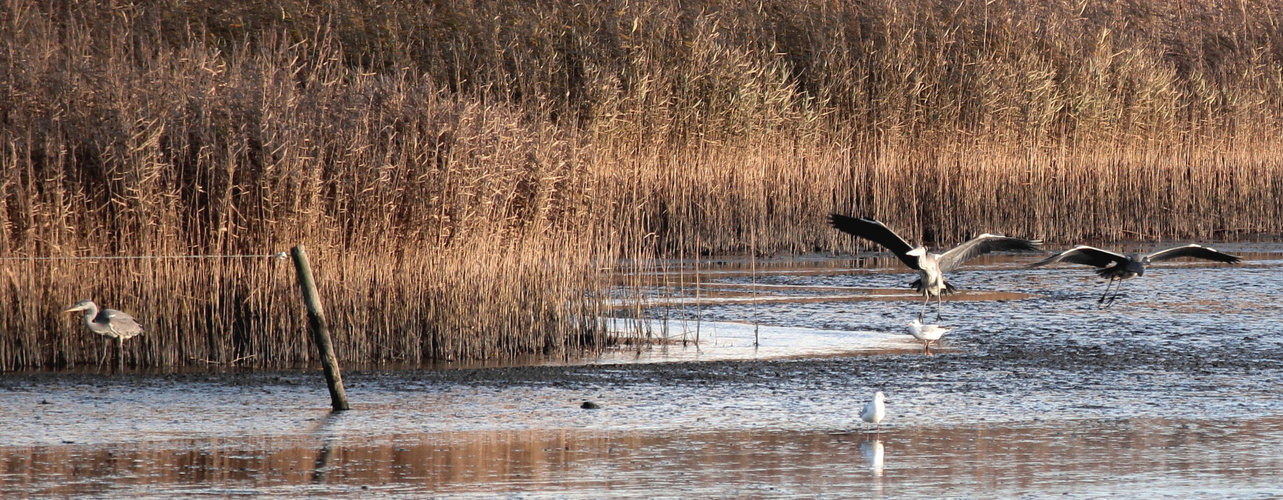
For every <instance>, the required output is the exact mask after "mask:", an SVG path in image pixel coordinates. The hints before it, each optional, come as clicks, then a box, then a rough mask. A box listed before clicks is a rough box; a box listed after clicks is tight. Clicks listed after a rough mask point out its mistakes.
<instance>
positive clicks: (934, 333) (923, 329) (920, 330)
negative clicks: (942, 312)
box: [908, 319, 950, 354]
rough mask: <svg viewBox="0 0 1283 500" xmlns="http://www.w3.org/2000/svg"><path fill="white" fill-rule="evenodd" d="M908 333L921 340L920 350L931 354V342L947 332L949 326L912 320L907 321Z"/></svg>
mask: <svg viewBox="0 0 1283 500" xmlns="http://www.w3.org/2000/svg"><path fill="white" fill-rule="evenodd" d="M908 325H909V335H913V338H915V339H918V340H921V341H922V350H923V351H926V353H927V354H931V343H932V342H935V341H937V340H940V337H943V336H944V334H946V333H949V330H950V328H948V327H944V326H940V325H924V324H922V322H921V321H919V320H916V319H915V320H913V321H910V322H909V323H908Z"/></svg>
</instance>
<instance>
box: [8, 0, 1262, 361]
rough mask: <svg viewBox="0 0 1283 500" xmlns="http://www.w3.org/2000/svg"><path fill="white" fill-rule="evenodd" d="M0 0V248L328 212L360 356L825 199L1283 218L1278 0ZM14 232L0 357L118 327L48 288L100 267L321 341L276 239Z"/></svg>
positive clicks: (1200, 230)
mask: <svg viewBox="0 0 1283 500" xmlns="http://www.w3.org/2000/svg"><path fill="white" fill-rule="evenodd" d="M4 5H5V8H4V9H0V12H3V14H0V21H3V22H0V43H3V44H4V47H3V49H4V53H7V54H11V55H10V56H9V58H8V59H7V60H5V61H4V64H5V69H4V71H2V72H0V79H3V81H2V82H0V83H2V85H0V88H3V89H6V90H4V92H3V94H0V99H2V100H3V105H2V106H0V109H2V110H3V111H0V114H2V115H3V116H0V123H2V124H3V125H0V166H2V169H3V176H2V177H0V200H2V201H0V252H3V254H4V255H5V256H69V255H185V254H239V253H250V254H262V253H274V252H277V251H281V250H284V249H286V248H287V247H288V246H290V245H294V244H300V243H301V244H306V245H308V248H309V249H312V250H313V253H314V254H315V255H314V259H315V262H314V264H315V265H316V267H317V270H316V272H317V274H318V279H319V280H320V283H319V286H320V287H321V290H322V293H323V295H324V297H323V300H324V301H325V304H326V306H327V307H328V308H330V310H331V313H330V317H331V321H332V322H333V323H334V325H333V326H334V329H335V331H336V337H337V338H336V343H337V346H338V349H339V356H340V358H342V359H349V360H365V361H379V360H407V361H417V360H424V359H449V358H456V359H458V358H502V357H507V356H512V355H515V354H519V353H527V352H562V351H568V350H575V349H578V348H580V347H585V346H589V347H596V346H600V345H602V344H603V343H604V342H606V341H607V340H608V339H607V338H606V334H605V333H604V332H602V331H601V329H600V327H599V325H597V324H596V323H595V322H594V321H592V320H591V319H589V318H592V317H594V316H595V315H596V313H597V312H598V310H599V309H600V305H599V302H598V300H599V299H600V297H602V294H601V290H602V289H603V287H604V286H605V285H604V284H605V283H607V282H609V279H610V278H611V274H612V273H613V272H614V270H613V268H614V264H613V263H614V262H615V261H616V260H617V259H620V258H624V259H631V260H633V261H635V262H644V261H646V260H648V259H651V258H653V257H656V256H687V257H689V256H692V255H707V254H710V253H722V252H745V251H749V252H752V253H753V254H754V255H758V254H761V255H768V254H773V253H776V252H798V251H807V252H809V251H835V250H848V249H850V248H852V245H854V243H852V242H851V241H850V238H846V237H844V236H842V235H840V234H838V233H837V232H835V231H832V230H831V229H829V228H827V227H825V225H824V219H823V216H824V214H826V213H828V212H829V211H833V210H837V211H842V212H851V213H859V214H864V215H872V216H876V217H879V218H881V219H883V220H884V221H886V222H887V224H888V225H890V226H892V227H894V228H896V230H897V231H899V232H901V233H902V234H906V235H910V236H912V237H914V238H915V239H917V238H919V237H920V238H921V239H922V240H924V241H925V242H927V243H937V244H942V243H952V242H957V241H960V240H961V239H963V238H965V237H966V236H968V235H973V234H975V233H978V232H982V231H989V232H1002V233H1006V234H1010V235H1013V236H1023V237H1036V238H1044V239H1047V240H1049V241H1051V242H1071V241H1074V242H1076V241H1079V240H1089V239H1117V238H1129V239H1146V238H1184V237H1189V238H1199V239H1206V238H1220V237H1234V236H1237V235H1243V234H1251V233H1255V232H1261V231H1278V230H1279V229H1281V228H1283V222H1280V220H1281V219H1283V218H1280V215H1283V208H1281V206H1280V201H1279V200H1283V192H1281V188H1280V186H1283V174H1281V172H1283V168H1280V163H1279V160H1278V158H1280V155H1279V153H1280V151H1279V147H1278V146H1277V144H1276V143H1277V141H1276V140H1275V138H1276V137H1277V136H1278V130H1279V124H1280V121H1281V120H1280V118H1281V117H1280V116H1279V115H1280V113H1279V111H1278V110H1279V109H1280V107H1281V106H1283V92H1281V91H1280V90H1279V88H1280V86H1279V84H1278V82H1280V81H1283V70H1280V68H1281V67H1283V64H1281V63H1280V60H1279V57H1278V56H1277V55H1276V54H1279V53H1283V51H1280V50H1279V49H1278V46H1277V41H1276V38H1277V37H1276V36H1274V33H1276V31H1277V30H1274V29H1273V28H1272V26H1271V25H1268V24H1266V21H1264V20H1266V19H1274V18H1278V17H1279V15H1264V14H1279V13H1275V12H1272V11H1271V12H1256V11H1254V10H1253V9H1257V10H1261V11H1266V10H1270V9H1273V7H1272V6H1268V5H1251V6H1245V7H1244V8H1246V9H1247V10H1236V9H1230V8H1226V7H1223V6H1222V5H1221V4H1220V3H1217V2H1207V3H1202V2H1196V1H1192V2H1186V3H1183V4H1182V7H1181V8H1180V9H1176V10H1174V11H1171V10H1170V9H1166V8H1161V6H1159V5H1158V4H1155V5H1154V6H1153V8H1152V9H1151V10H1146V8H1144V7H1145V6H1146V5H1148V4H1145V3H1144V2H1142V3H1140V4H1136V6H1137V7H1136V8H1135V9H1131V10H1126V9H1122V8H1118V9H1117V10H1116V9H1115V8H1114V7H1111V6H1110V5H1099V6H1086V7H1084V6H1081V5H1069V4H1062V3H1057V2H1053V1H1050V0H1048V1H1041V2H999V4H998V5H991V4H988V3H983V2H982V3H976V4H972V3H960V4H956V5H954V4H951V5H950V6H948V7H947V8H942V7H936V6H931V5H925V4H924V5H919V4H914V5H908V6H906V5H903V4H902V3H901V2H893V1H887V2H871V3H861V4H850V3H840V2H834V3H824V2H820V3H814V2H797V3H789V2H777V3H772V4H769V5H766V4H763V5H760V6H747V5H746V6H740V5H739V4H738V3H726V4H721V3H718V2H708V3H706V4H703V5H700V6H698V7H697V8H696V7H689V6H682V5H678V4H676V3H673V4H663V3H643V4H631V3H619V4H612V3H605V4H587V5H586V4H582V3H571V2H567V3H564V4H551V5H549V4H525V3H510V2H480V3H461V4H459V5H453V6H452V7H448V8H446V7H443V8H440V9H433V8H428V9H424V8H419V7H417V6H410V5H399V4H398V5H390V6H382V7H380V8H379V9H377V10H375V9H370V10H362V9H360V8H356V7H353V8H351V9H347V10H342V11H330V10H325V9H320V8H318V7H315V6H312V5H311V4H307V3H302V2H293V1H289V0H269V1H264V2H257V3H252V4H249V5H242V6H240V7H237V9H238V10H235V11H233V10H232V9H231V8H228V7H223V6H222V4H220V3H208V4H204V3H201V2H196V3H183V4H181V5H170V4H164V5H160V4H156V5H144V6H141V7H119V6H113V5H109V4H98V3H92V2H84V3H75V4H67V5H62V6H60V7H57V8H50V7H48V6H47V5H45V3H42V2H32V1H28V0H4ZM1035 20H1036V21H1035ZM1226 26H1230V27H1232V29H1230V28H1226ZM1227 33H1228V34H1227ZM2 265H3V266H4V267H5V270H6V271H7V273H8V274H9V276H8V278H7V279H8V284H7V286H3V287H0V302H2V303H3V304H4V306H3V307H0V328H2V329H3V331H4V332H5V333H4V335H3V336H0V368H4V369H11V368H16V367H23V366H65V365H69V364H82V363H85V362H87V361H88V360H90V359H92V356H91V353H92V349H90V347H93V346H94V344H93V343H92V341H93V340H95V339H92V338H90V337H87V336H85V335H83V334H82V332H76V331H75V330H74V329H72V328H70V326H69V325H70V323H69V322H67V320H65V319H62V318H60V317H58V316H56V314H55V312H54V311H56V310H58V309H59V308H61V307H63V306H66V305H67V304H69V303H71V302H73V301H75V300H77V299H80V298H86V297H88V298H93V299H95V300H97V301H98V302H99V303H101V304H104V305H106V306H110V307H117V308H122V309H126V310H129V311H131V312H132V313H134V314H135V315H136V316H138V317H139V318H140V319H141V320H142V321H143V323H144V325H145V326H146V327H147V328H148V333H149V335H148V336H146V337H144V338H142V339H140V341H137V342H132V343H131V344H132V345H127V346H126V348H127V349H128V350H129V351H130V353H129V355H130V356H132V358H131V359H134V360H136V361H137V362H139V363H141V364H146V365H160V366H171V365H175V364H184V363H191V362H193V361H192V360H197V361H196V362H203V361H212V362H227V361H231V360H235V359H242V358H244V359H247V362H248V363H251V364H255V365H259V366H278V365H283V364H288V363H294V362H298V361H303V360H306V359H309V358H310V356H311V355H310V354H309V352H308V346H307V344H306V341H305V337H304V336H303V333H302V332H303V323H302V321H301V319H300V317H299V311H298V308H297V305H296V301H295V299H294V293H295V292H294V291H293V289H292V285H291V282H290V276H289V275H288V273H287V272H284V271H283V270H282V269H281V268H280V266H277V265H276V264H272V263H270V262H264V261H256V260H255V261H248V260H247V261H243V262H242V261H223V260H210V261H156V262H150V261H104V262H99V263H96V265H91V264H90V263H79V262H67V261H54V262H39V263H32V262H23V261H6V262H4V263H3V264H2ZM639 304H640V303H639ZM638 335H641V336H644V335H645V334H644V333H642V334H638Z"/></svg>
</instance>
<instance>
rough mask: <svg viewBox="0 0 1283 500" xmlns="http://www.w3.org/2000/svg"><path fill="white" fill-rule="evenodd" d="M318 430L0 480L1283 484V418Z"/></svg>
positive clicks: (375, 485) (143, 483)
mask: <svg viewBox="0 0 1283 500" xmlns="http://www.w3.org/2000/svg"><path fill="white" fill-rule="evenodd" d="M335 418H338V417H335ZM330 422H333V420H330V421H329V422H326V421H323V422H321V423H320V427H325V426H327V425H330ZM321 434H325V433H324V432H321ZM314 436H315V435H313V436H297V437H292V438H270V439H259V440H245V441H241V442H231V441H224V440H207V441H173V442H162V443H148V444H145V445H139V446H132V447H119V446H118V447H111V448H106V449H104V448H101V447H81V446H49V447H36V448H0V485H2V486H3V487H4V488H5V490H6V491H9V492H12V493H16V494H19V495H21V494H24V493H25V494H35V495H56V496H77V495H98V496H131V495H133V494H136V493H139V492H147V493H149V494H152V495H161V496H165V495H186V494H220V495H222V494H228V492H238V493H244V494H267V495H272V496H310V495H316V494H320V493H327V492H329V493H334V492H352V491H359V490H361V489H371V490H378V491H379V492H381V493H385V494H386V493H399V494H403V495H406V496H416V495H423V494H427V493H432V494H438V495H480V496H489V495H501V494H506V493H514V492H523V493H531V492H541V493H543V494H550V495H554V496H571V497H577V496H601V495H606V494H608V495H610V496H614V497H645V496H648V495H652V494H654V492H656V491H664V492H667V493H672V494H684V495H690V496H694V495H713V496H725V495H731V496H739V495H745V494H750V495H751V494H752V493H753V492H757V493H759V494H761V493H771V494H778V495H802V496H806V495H815V494H822V493H831V492H833V491H846V492H852V491H868V492H874V493H875V494H881V493H882V491H883V487H884V486H885V487H886V488H888V489H891V488H893V491H895V492H896V494H897V495H908V496H915V495H923V494H925V495H944V496H969V495H972V494H976V493H977V492H986V494H988V495H998V496H1004V495H1006V494H1028V493H1029V492H1042V493H1046V494H1059V493H1061V492H1065V491H1074V492H1085V491H1093V492H1122V493H1129V494H1130V493H1134V491H1130V490H1128V489H1127V488H1128V487H1129V485H1130V484H1134V483H1135V482H1136V481H1137V480H1139V479H1140V478H1152V477H1155V476H1156V475H1161V476H1163V477H1166V478H1168V479H1169V480H1168V481H1165V482H1164V484H1165V485H1167V486H1165V487H1167V488H1169V490H1168V493H1171V492H1172V491H1176V492H1180V491H1185V492H1190V491H1192V490H1188V489H1187V488H1189V486H1188V485H1190V484H1197V485H1198V488H1197V491H1199V492H1201V493H1204V494H1213V495H1214V494H1216V493H1217V492H1222V493H1223V492H1228V491H1239V488H1247V489H1250V490H1270V488H1276V487H1275V486H1273V485H1276V484H1280V479H1283V457H1280V456H1279V455H1278V454H1277V453H1276V452H1275V451H1276V450H1275V446H1276V443H1278V442H1279V439H1280V438H1283V419H1270V420H1257V421H1237V422H1227V423H1209V422H1197V423H1195V422H1193V421H1190V422H1180V421H1177V422H1173V421H1143V420H1142V421H1122V422H1076V423H1062V424H1056V425H1046V426H1030V427H1025V426H1012V427H964V428H935V429H911V430H904V431H897V433H896V435H895V436H894V440H895V443H896V445H895V446H896V466H895V467H892V468H889V469H888V468H885V467H884V460H885V458H884V457H885V447H884V445H883V439H884V438H883V437H881V436H864V437H863V438H862V439H861V441H859V442H858V445H857V446H852V444H853V443H851V441H850V440H849V437H848V436H849V435H846V434H825V433H807V432H771V431H737V432H711V433H692V434H682V433H668V432H663V433H646V432H622V433H610V432H589V431H581V432H575V431H569V430H544V431H540V430H529V431H479V432H461V433H452V434H448V435H444V434H419V435H405V436H396V437H390V438H388V439H382V440H359V439H342V438H339V437H337V436H328V435H326V436H324V437H323V438H322V439H321V441H322V444H321V446H320V447H319V449H318V448H317V447H316V446H315V443H316V442H315V441H314V440H313V439H312V438H313V437H314ZM852 463H865V464H867V466H868V467H869V470H870V471H871V472H872V474H850V473H849V469H848V467H849V466H850V465H849V464H852ZM72 478H75V479H74V480H73V479H72ZM1173 488H1174V489H1173ZM1156 491H1158V490H1156ZM1276 491H1277V490H1276ZM1156 494H1158V493H1156Z"/></svg>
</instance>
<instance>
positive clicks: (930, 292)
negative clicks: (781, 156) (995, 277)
mask: <svg viewBox="0 0 1283 500" xmlns="http://www.w3.org/2000/svg"><path fill="white" fill-rule="evenodd" d="M829 224H831V225H832V226H833V227H834V228H835V229H837V230H839V231H842V232H844V233H847V234H850V235H852V236H856V237H860V238H864V239H866V240H869V241H872V242H874V243H877V244H879V245H882V246H883V247H886V249H887V250H890V251H891V253H894V254H895V256H896V257H899V258H900V262H903V263H904V265H906V266H909V269H913V270H915V271H917V272H918V279H917V281H914V282H913V283H910V284H909V287H910V288H912V289H914V290H916V291H918V292H921V293H922V296H923V297H925V300H924V301H923V302H922V310H921V311H919V312H918V319H922V316H923V315H924V314H926V312H927V304H928V303H930V302H931V297H935V298H936V319H937V320H938V319H940V301H941V300H942V299H941V296H942V295H945V294H950V293H953V292H954V290H956V289H955V288H954V286H953V285H952V284H950V283H949V282H947V281H945V280H944V273H946V272H949V271H952V270H954V269H956V268H957V267H958V266H960V265H962V263H963V262H966V261H968V260H971V259H974V258H976V257H979V256H981V255H984V254H987V253H989V252H1000V251H1028V252H1040V251H1042V249H1041V248H1040V247H1041V245H1042V242H1041V241H1039V240H1026V239H1021V238H1008V237H1006V236H1001V235H996V234H988V233H985V234H982V235H980V236H976V237H975V238H972V239H970V240H967V241H966V242H965V243H963V244H961V245H958V246H956V247H953V249H951V250H949V251H947V252H945V253H930V252H927V247H924V246H922V245H918V246H916V247H914V246H909V242H907V241H904V238H901V237H900V235H898V234H895V232H894V231H891V230H890V229H888V228H887V227H886V226H885V225H883V224H882V223H881V222H878V221H876V220H873V219H864V218H857V217H847V216H845V215H841V214H829Z"/></svg>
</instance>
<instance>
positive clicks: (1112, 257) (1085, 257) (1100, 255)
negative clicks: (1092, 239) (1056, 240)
mask: <svg viewBox="0 0 1283 500" xmlns="http://www.w3.org/2000/svg"><path fill="white" fill-rule="evenodd" d="M1128 260H1131V259H1129V258H1127V256H1126V255H1123V254H1120V253H1114V252H1111V251H1109V250H1101V249H1099V248H1096V247H1089V246H1087V245H1078V246H1076V247H1074V248H1071V249H1069V250H1065V251H1063V252H1060V253H1058V254H1056V255H1052V256H1051V257H1047V258H1045V259H1043V260H1040V261H1038V262H1034V263H1033V264H1029V267H1039V266H1045V265H1047V264H1052V263H1055V262H1060V261H1065V262H1069V263H1071V264H1085V265H1088V266H1093V267H1108V266H1109V265H1110V264H1116V265H1123V264H1126V263H1127V261H1128Z"/></svg>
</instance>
